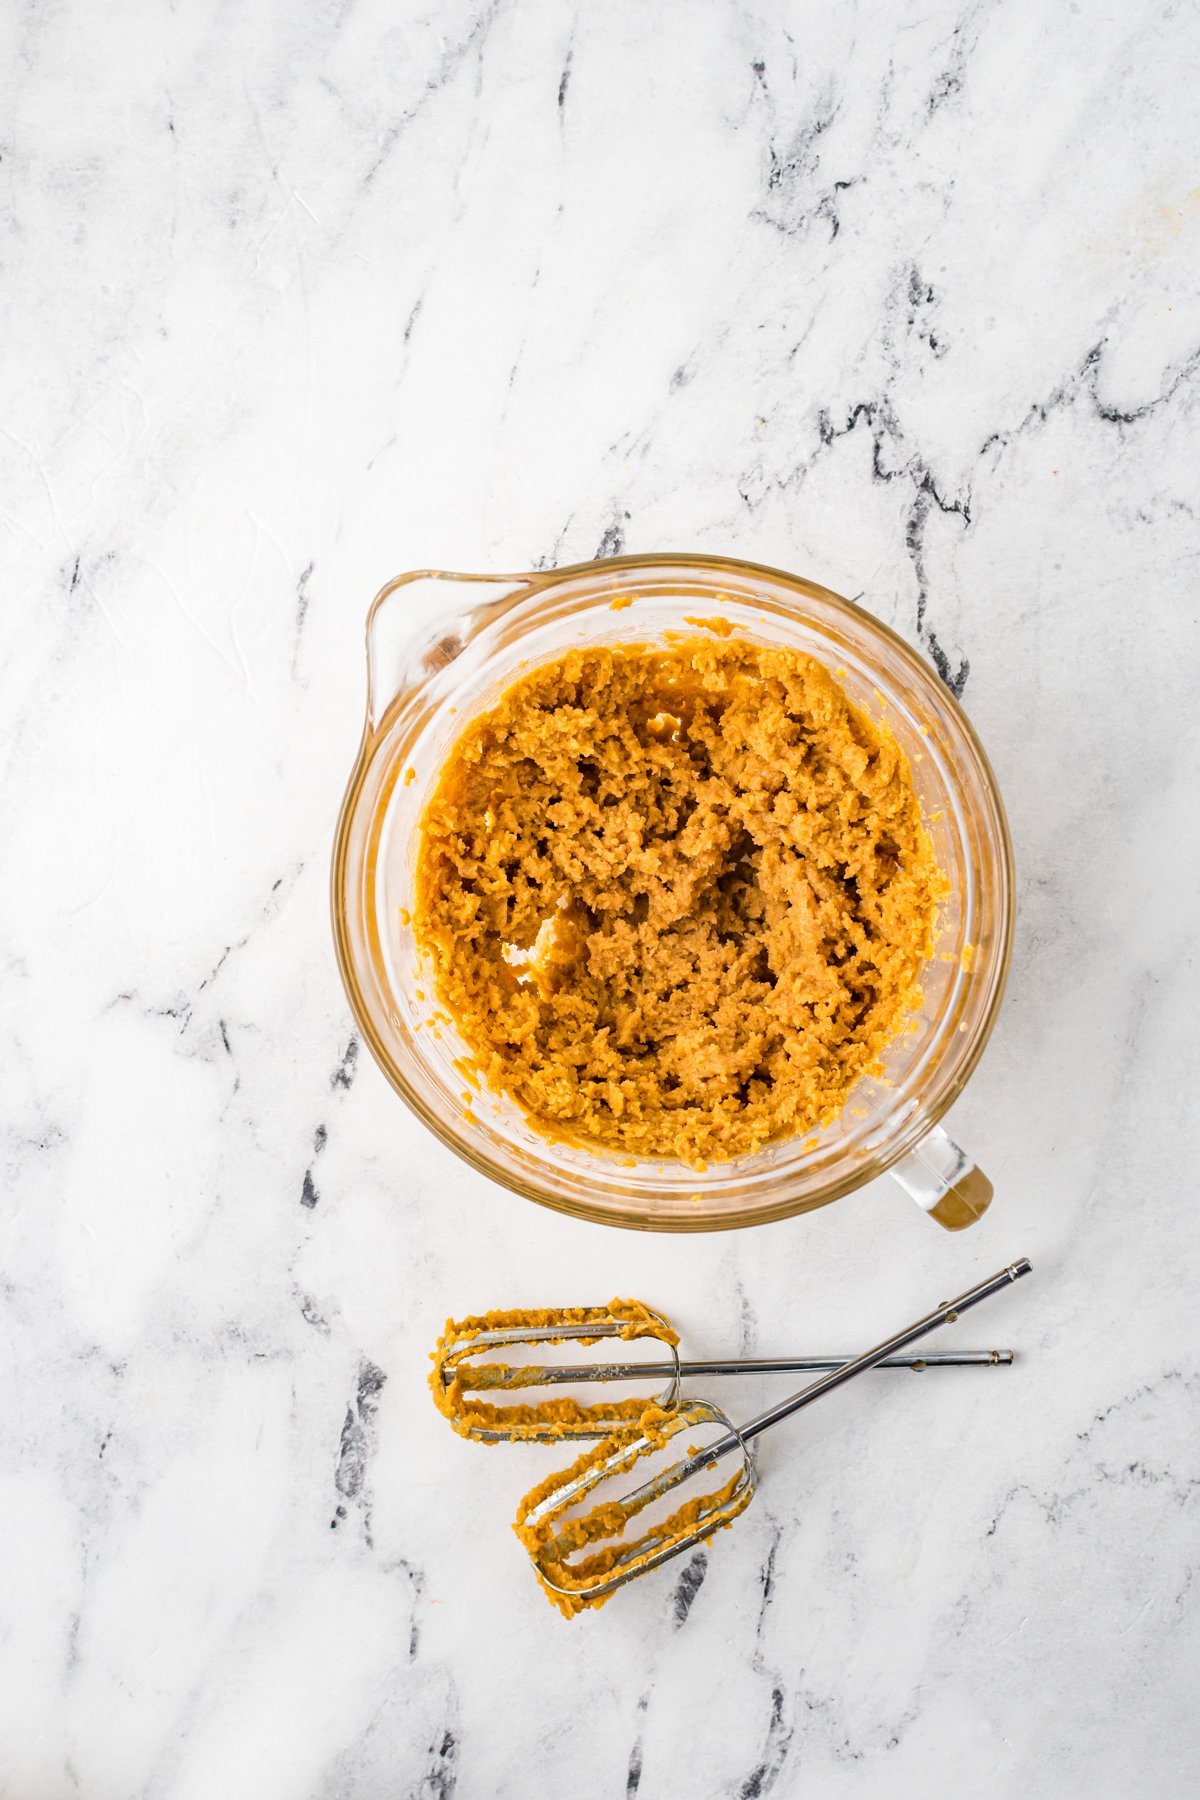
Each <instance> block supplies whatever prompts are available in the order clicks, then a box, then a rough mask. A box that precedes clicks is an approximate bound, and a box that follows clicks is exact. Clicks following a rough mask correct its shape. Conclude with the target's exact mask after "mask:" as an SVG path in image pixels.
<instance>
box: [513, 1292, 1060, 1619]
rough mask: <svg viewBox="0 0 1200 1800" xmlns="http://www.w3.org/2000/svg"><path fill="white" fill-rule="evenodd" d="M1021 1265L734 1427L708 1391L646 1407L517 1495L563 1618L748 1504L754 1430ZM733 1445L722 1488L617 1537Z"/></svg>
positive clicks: (898, 1347) (529, 1540)
mask: <svg viewBox="0 0 1200 1800" xmlns="http://www.w3.org/2000/svg"><path fill="white" fill-rule="evenodd" d="M1029 1272H1030V1264H1029V1262H1028V1261H1027V1260H1026V1259H1025V1258H1022V1259H1021V1260H1020V1261H1019V1262H1015V1263H1012V1264H1011V1265H1010V1266H1009V1267H1008V1268H1006V1269H1002V1270H1001V1271H1000V1273H999V1274H997V1275H993V1276H991V1277H990V1278H989V1279H988V1280H987V1281H983V1282H980V1284H979V1285H978V1286H977V1287H973V1288H970V1289H969V1290H968V1291H967V1292H966V1293H965V1294H960V1295H959V1297H958V1299H957V1300H949V1301H946V1302H944V1303H943V1304H942V1305H940V1306H939V1307H937V1308H936V1309H935V1310H934V1311H933V1312H931V1313H929V1314H927V1316H926V1317H925V1318H923V1319H919V1320H918V1321H917V1323H916V1324H915V1325H910V1326H909V1327H908V1328H907V1330H905V1331H901V1332H897V1334H896V1335H895V1337H891V1338H888V1339H887V1340H886V1341H885V1342H884V1343H882V1344H877V1345H876V1347H875V1348H874V1349H873V1350H868V1351H867V1352H866V1353H865V1354H864V1355H862V1356H858V1357H855V1358H854V1359H853V1360H852V1361H850V1362H845V1363H842V1364H841V1365H840V1367H838V1368H835V1369H831V1370H830V1371H829V1372H828V1373H827V1374H824V1375H822V1376H821V1377H820V1379H819V1380H817V1381H814V1382H812V1383H810V1385H809V1386H808V1387H806V1388H802V1389H801V1390H800V1392H799V1393H797V1394H793V1395H792V1396H791V1398H790V1399H787V1400H782V1401H780V1402H779V1403H778V1404H777V1405H775V1406H771V1407H768V1408H767V1410H766V1411H765V1412H762V1413H759V1415H758V1417H757V1418H754V1419H751V1420H750V1421H749V1422H748V1423H747V1424H745V1425H743V1426H741V1427H740V1428H739V1427H738V1426H735V1425H734V1424H732V1422H731V1421H730V1420H729V1419H728V1418H727V1417H726V1415H725V1414H724V1413H723V1412H722V1411H721V1410H720V1408H719V1407H717V1406H714V1405H712V1404H711V1403H710V1402H709V1401H706V1400H699V1401H694V1402H687V1403H685V1404H684V1405H683V1406H682V1407H681V1408H679V1409H678V1410H676V1411H674V1412H667V1411H662V1412H659V1413H655V1412H653V1411H650V1412H647V1413H645V1414H644V1415H643V1416H642V1418H641V1420H640V1421H639V1430H638V1433H637V1435H636V1436H634V1437H625V1438H621V1437H619V1436H612V1437H610V1438H608V1439H607V1440H606V1441H605V1442H603V1443H601V1444H598V1445H597V1446H596V1447H595V1448H594V1449H592V1450H589V1451H587V1452H586V1453H585V1454H584V1455H583V1456H582V1457H581V1458H580V1459H579V1461H578V1462H576V1463H575V1464H573V1465H572V1467H571V1468H569V1469H566V1470H564V1471H562V1472H561V1473H559V1474H556V1475H551V1476H549V1477H548V1478H547V1480H545V1481H543V1482H541V1483H540V1484H539V1485H538V1486H537V1487H536V1488H534V1489H533V1491H532V1492H531V1493H529V1494H527V1495H526V1496H525V1498H524V1500H523V1501H522V1502H521V1506H520V1508H519V1510H518V1513H517V1518H516V1521H515V1524H514V1529H515V1531H516V1533H517V1536H518V1537H519V1538H520V1539H521V1541H522V1543H523V1544H524V1545H525V1548H526V1550H527V1551H528V1552H529V1555H530V1558H531V1560H532V1562H533V1566H534V1570H535V1572H536V1574H537V1577H538V1579H539V1581H540V1582H541V1583H542V1586H543V1588H544V1589H545V1591H546V1594H547V1596H548V1597H549V1599H550V1600H551V1602H552V1603H553V1604H554V1605H555V1606H557V1607H558V1608H559V1609H560V1610H561V1611H562V1612H563V1613H565V1614H566V1615H567V1616H568V1617H570V1616H571V1615H572V1614H574V1613H577V1612H580V1611H582V1610H583V1608H584V1607H586V1606H594V1605H597V1604H599V1603H601V1602H602V1601H604V1600H606V1599H607V1598H608V1596H609V1595H610V1594H612V1593H614V1592H615V1591H616V1589H617V1588H619V1587H622V1586H623V1585H624V1584H625V1583H626V1582H627V1581H632V1580H634V1579H635V1577H637V1576H639V1575H645V1574H647V1573H648V1572H649V1571H650V1570H651V1569H657V1568H659V1567H660V1566H661V1564H663V1563H665V1562H667V1561H668V1560H669V1559H670V1558H671V1557H674V1556H679V1555H681V1554H682V1553H683V1552H684V1551H685V1550H689V1549H691V1548H692V1546H693V1545H695V1544H699V1543H701V1542H703V1541H704V1540H705V1539H706V1538H710V1537H711V1536H712V1535H713V1533H714V1532H715V1531H717V1530H718V1529H720V1527H722V1526H724V1525H730V1524H732V1523H733V1521H734V1519H736V1518H737V1516H738V1514H739V1513H741V1512H743V1511H744V1510H745V1509H746V1507H747V1506H748V1505H749V1504H750V1501H751V1500H752V1499H753V1497H754V1491H755V1488H756V1486H757V1482H758V1477H757V1473H756V1471H755V1467H754V1461H753V1457H752V1455H751V1452H750V1449H749V1445H750V1442H751V1440H752V1439H754V1438H756V1437H759V1436H761V1434H762V1433H763V1432H764V1431H766V1430H768V1429H769V1427H770V1426H772V1425H777V1424H778V1423H779V1422H780V1420H781V1419H787V1418H790V1417H791V1415H792V1414H793V1413H795V1412H799V1411H800V1409H801V1407H804V1406H809V1405H811V1403H812V1402H813V1401H814V1400H819V1399H820V1398H821V1397H822V1395H824V1394H829V1393H832V1392H833V1390H834V1388H838V1387H841V1386H842V1385H843V1384H844V1383H845V1382H847V1381H851V1380H853V1378H854V1377H855V1376H856V1375H862V1374H864V1373H865V1372H866V1371H867V1370H868V1369H877V1368H880V1367H882V1366H884V1365H886V1364H887V1363H888V1361H889V1359H891V1358H894V1357H897V1356H898V1355H900V1354H901V1353H902V1352H903V1351H905V1350H906V1349H907V1348H908V1346H909V1345H910V1344H914V1343H916V1341H917V1340H918V1339H919V1338H922V1337H925V1336H927V1335H928V1333H929V1332H931V1331H936V1330H937V1329H938V1327H939V1326H941V1325H946V1324H949V1323H951V1322H952V1321H953V1320H955V1319H957V1318H958V1317H959V1316H960V1315H961V1314H962V1313H964V1312H967V1311H969V1310H970V1308H971V1307H973V1306H978V1305H979V1304H980V1303H981V1301H984V1300H988V1299H990V1298H991V1297H992V1295H993V1294H998V1293H1000V1292H1001V1291H1002V1290H1003V1289H1005V1288H1007V1287H1008V1286H1009V1284H1010V1283H1011V1282H1014V1281H1018V1280H1019V1279H1020V1278H1021V1276H1023V1275H1028V1274H1029ZM708 1425H712V1426H716V1427H717V1428H718V1429H719V1431H720V1433H721V1435H720V1436H719V1437H718V1438H717V1439H716V1441H715V1442H713V1443H710V1444H708V1445H707V1446H703V1447H700V1448H692V1449H689V1451H688V1454H687V1455H686V1456H685V1457H684V1458H683V1460H682V1461H679V1462H674V1463H671V1464H670V1465H669V1466H668V1467H666V1468H664V1469H661V1470H660V1471H659V1472H658V1473H657V1474H655V1475H653V1476H651V1477H650V1479H648V1480H645V1481H643V1482H642V1484H641V1485H640V1486H638V1487H634V1488H627V1487H626V1486H625V1485H624V1483H623V1481H622V1480H621V1478H622V1477H624V1476H627V1475H629V1474H631V1473H632V1472H633V1471H634V1470H635V1469H636V1468H637V1465H638V1464H639V1463H640V1462H642V1460H643V1459H644V1458H648V1457H651V1456H653V1455H655V1454H656V1453H658V1452H660V1451H662V1450H664V1449H665V1448H666V1446H667V1445H668V1444H669V1442H670V1440H671V1439H672V1438H674V1437H676V1436H678V1434H679V1433H680V1432H681V1431H695V1430H697V1429H699V1428H702V1427H704V1426H708ZM735 1452H736V1453H737V1455H738V1457H739V1464H738V1468H737V1470H736V1472H735V1473H734V1474H733V1476H732V1477H731V1478H730V1479H729V1480H728V1481H727V1482H726V1483H725V1484H724V1485H723V1486H722V1487H720V1488H718V1489H717V1490H716V1491H714V1492H711V1493H700V1494H696V1495H694V1496H693V1497H692V1498H691V1499H690V1500H687V1501H685V1502H684V1503H683V1504H682V1505H680V1506H678V1507H677V1508H676V1510H675V1511H674V1512H672V1513H671V1514H670V1515H669V1517H667V1518H665V1519H662V1520H661V1521H660V1522H658V1523H657V1524H654V1525H652V1526H651V1527H650V1529H649V1530H648V1531H646V1532H645V1533H644V1534H643V1535H642V1536H641V1537H639V1538H638V1539H636V1540H634V1541H632V1542H629V1543H625V1542H623V1541H622V1540H623V1537H624V1532H625V1527H626V1525H627V1524H628V1523H629V1521H630V1520H631V1519H634V1518H636V1517H637V1516H638V1514H640V1513H643V1512H645V1510H646V1509H647V1508H648V1507H649V1506H651V1505H652V1504H653V1503H654V1502H655V1501H659V1500H662V1499H663V1498H664V1496H666V1495H668V1494H671V1493H673V1492H674V1491H675V1490H677V1489H678V1488H680V1487H681V1486H683V1485H684V1484H685V1483H686V1482H688V1481H690V1480H692V1478H693V1477H695V1476H697V1475H699V1474H701V1473H703V1472H707V1471H709V1470H711V1469H714V1468H716V1466H717V1464H718V1463H719V1462H720V1461H721V1459H722V1458H723V1457H726V1456H729V1455H731V1454H733V1453H735ZM606 1483H612V1486H611V1487H610V1488H609V1490H608V1492H607V1493H606V1494H601V1495H599V1497H598V1490H600V1489H601V1488H602V1487H603V1486H604V1484H606ZM584 1502H588V1503H589V1509H588V1510H587V1511H585V1512H580V1513H577V1514H576V1515H575V1516H574V1517H570V1518H569V1517H568V1514H570V1513H571V1512H572V1510H573V1509H574V1508H576V1507H579V1506H581V1505H582V1504H583V1503H584ZM573 1558H574V1559H577V1560H572V1559H573Z"/></svg>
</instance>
